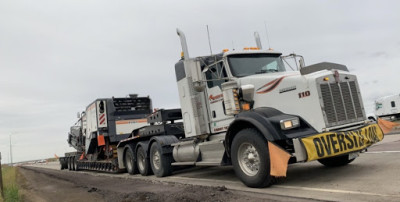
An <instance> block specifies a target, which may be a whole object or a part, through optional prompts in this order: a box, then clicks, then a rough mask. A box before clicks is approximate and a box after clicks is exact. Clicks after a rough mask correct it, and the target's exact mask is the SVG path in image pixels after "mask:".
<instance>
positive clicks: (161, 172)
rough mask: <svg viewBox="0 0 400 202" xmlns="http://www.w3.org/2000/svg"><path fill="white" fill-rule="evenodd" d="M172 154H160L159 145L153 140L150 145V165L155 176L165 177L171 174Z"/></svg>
mask: <svg viewBox="0 0 400 202" xmlns="http://www.w3.org/2000/svg"><path fill="white" fill-rule="evenodd" d="M171 163H172V155H171V154H162V148H161V145H160V144H158V143H157V142H154V143H153V144H152V145H151V147H150V165H151V169H152V171H153V173H154V175H156V176H157V177H165V176H169V175H171V174H172V165H171Z"/></svg>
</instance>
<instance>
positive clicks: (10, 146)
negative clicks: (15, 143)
mask: <svg viewBox="0 0 400 202" xmlns="http://www.w3.org/2000/svg"><path fill="white" fill-rule="evenodd" d="M11 134H12V133H10V158H11V166H13V156H12V144H11Z"/></svg>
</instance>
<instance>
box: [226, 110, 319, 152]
mask: <svg viewBox="0 0 400 202" xmlns="http://www.w3.org/2000/svg"><path fill="white" fill-rule="evenodd" d="M292 117H298V116H295V115H289V114H284V113H283V112H281V111H279V110H277V109H274V108H270V107H261V108H257V109H253V110H250V111H245V112H242V113H240V114H238V115H236V117H235V120H234V121H233V122H232V123H231V124H230V125H229V128H228V131H227V133H226V136H225V147H226V150H227V154H228V155H229V154H230V146H231V144H232V141H233V138H234V137H235V135H236V134H237V133H238V132H239V131H240V130H243V129H245V128H255V129H257V130H258V131H260V132H261V134H263V136H264V138H265V139H266V140H267V141H270V142H275V141H279V140H287V139H292V138H297V137H304V136H308V135H310V134H315V133H317V131H316V130H315V129H314V128H312V127H311V126H310V125H309V124H308V123H307V122H306V121H305V120H304V119H302V118H301V117H298V118H299V121H300V127H298V128H294V129H290V130H282V129H281V128H280V120H284V119H288V118H292Z"/></svg>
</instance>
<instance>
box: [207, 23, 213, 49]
mask: <svg viewBox="0 0 400 202" xmlns="http://www.w3.org/2000/svg"><path fill="white" fill-rule="evenodd" d="M207 35H208V45H209V46H210V53H211V55H212V49H211V40H210V31H209V30H208V25H207Z"/></svg>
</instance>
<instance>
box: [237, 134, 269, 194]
mask: <svg viewBox="0 0 400 202" xmlns="http://www.w3.org/2000/svg"><path fill="white" fill-rule="evenodd" d="M231 156H232V164H233V169H234V170H235V173H236V175H237V176H238V177H239V179H240V180H241V181H242V182H243V183H244V184H245V185H247V186H248V187H254V188H261V187H267V186H269V185H271V184H272V182H273V178H272V176H271V175H270V161H269V151H268V142H267V140H266V139H265V138H263V136H262V135H261V133H260V132H259V131H258V130H256V129H253V128H246V129H243V130H241V131H239V133H238V134H237V135H236V136H235V137H234V139H233V142H232V153H231Z"/></svg>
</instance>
